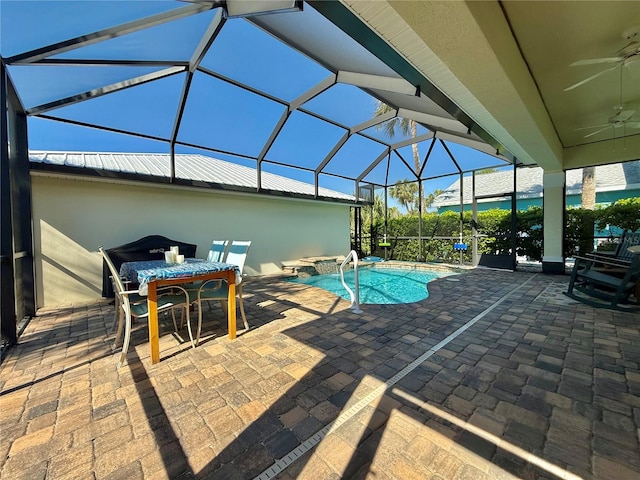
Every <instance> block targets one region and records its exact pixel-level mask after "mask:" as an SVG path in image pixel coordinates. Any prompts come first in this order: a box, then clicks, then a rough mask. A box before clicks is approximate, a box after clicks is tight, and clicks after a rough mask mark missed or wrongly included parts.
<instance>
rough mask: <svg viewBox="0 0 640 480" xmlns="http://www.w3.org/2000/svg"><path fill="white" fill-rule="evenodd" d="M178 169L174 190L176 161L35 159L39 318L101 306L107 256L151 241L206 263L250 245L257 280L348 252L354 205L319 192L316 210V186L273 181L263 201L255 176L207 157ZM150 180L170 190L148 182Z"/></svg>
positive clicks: (179, 158)
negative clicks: (107, 251) (225, 245)
mask: <svg viewBox="0 0 640 480" xmlns="http://www.w3.org/2000/svg"><path fill="white" fill-rule="evenodd" d="M134 158H135V160H136V161H132V160H134ZM175 159H176V162H175V174H176V175H175V176H176V181H175V183H170V182H169V181H168V178H169V172H170V163H169V155H161V154H132V153H131V154H120V153H117V154H116V153H78V152H39V151H38V152H36V151H32V152H30V162H31V170H30V176H31V183H32V211H33V222H34V223H33V241H34V260H35V269H36V276H35V278H36V279H37V285H36V305H37V308H42V307H46V306H52V305H63V304H71V303H80V302H91V301H95V300H98V299H100V298H101V292H102V259H101V257H100V254H99V252H98V247H99V246H104V247H105V248H113V247H116V246H118V245H122V244H125V243H129V242H131V241H134V240H137V239H139V238H142V237H144V236H147V235H154V234H158V235H163V236H165V237H168V238H171V239H174V240H178V241H183V242H187V243H192V244H196V245H197V251H196V256H197V257H199V258H206V255H207V252H208V250H209V246H210V244H211V241H212V240H214V239H216V240H251V241H252V245H251V252H250V254H249V256H248V258H247V263H246V265H245V269H244V271H245V272H246V273H247V274H248V275H249V276H251V275H264V274H272V273H279V272H281V271H282V270H281V267H282V262H283V261H287V260H295V259H298V258H301V257H307V256H322V255H344V254H346V253H347V252H348V251H349V249H350V239H349V225H350V223H349V219H350V207H351V206H353V205H354V197H352V196H350V195H345V194H343V193H340V192H336V191H332V190H328V189H320V191H319V192H318V194H319V196H321V197H322V198H323V199H325V200H326V201H323V202H321V201H314V200H312V199H313V197H314V194H315V188H314V186H313V185H310V184H306V183H304V182H299V181H295V180H291V179H288V178H285V177H280V176H278V175H272V174H269V173H263V174H262V188H264V189H268V190H269V191H271V192H274V194H272V195H268V196H267V195H259V196H258V195H256V194H255V192H256V183H257V180H256V179H257V175H256V170H255V169H253V168H249V167H245V166H242V165H237V164H234V163H231V162H225V161H222V160H218V159H215V158H211V157H207V156H204V155H176V156H175ZM114 172H119V174H123V173H124V174H125V175H124V176H125V178H116V176H115V175H114ZM150 176H154V177H155V178H156V180H157V178H158V177H166V178H167V181H166V182H165V183H152V182H149V181H146V182H145V178H149V177H150ZM212 186H214V187H215V188H212Z"/></svg>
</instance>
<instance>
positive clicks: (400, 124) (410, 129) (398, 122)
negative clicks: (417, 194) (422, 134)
mask: <svg viewBox="0 0 640 480" xmlns="http://www.w3.org/2000/svg"><path fill="white" fill-rule="evenodd" d="M393 110H394V109H393V108H392V107H390V106H389V105H387V104H386V103H384V102H381V101H380V100H376V109H375V112H374V115H375V116H376V117H378V116H380V115H383V114H385V113H388V112H392V111H393ZM376 128H377V129H378V130H384V133H385V134H386V135H387V137H389V138H393V137H395V136H396V131H397V130H398V129H399V130H400V132H402V134H403V135H410V136H411V138H416V137H417V136H418V125H417V124H416V122H415V121H414V120H410V119H408V118H398V117H395V118H392V119H391V120H388V121H386V122H384V123H381V124H378V125H376ZM411 152H412V153H413V165H414V167H415V170H416V176H418V175H419V173H420V152H419V151H418V144H417V143H413V144H411ZM421 200H424V197H423V198H421Z"/></svg>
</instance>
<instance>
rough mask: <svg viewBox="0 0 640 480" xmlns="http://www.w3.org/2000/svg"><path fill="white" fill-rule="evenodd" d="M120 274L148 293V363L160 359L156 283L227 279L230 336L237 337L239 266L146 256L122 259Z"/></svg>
mask: <svg viewBox="0 0 640 480" xmlns="http://www.w3.org/2000/svg"><path fill="white" fill-rule="evenodd" d="M120 275H121V276H122V277H123V278H124V279H126V280H129V281H131V282H134V283H138V284H139V287H138V290H139V293H140V295H146V296H147V303H148V307H149V315H148V322H149V344H150V348H151V363H158V362H159V361H160V338H159V328H158V294H157V289H158V287H165V286H170V285H179V284H183V283H191V282H200V281H207V280H212V279H221V280H226V281H227V283H228V285H229V289H228V297H227V305H228V307H227V320H228V324H229V327H228V328H229V338H230V339H234V338H236V284H237V283H240V269H239V268H238V266H237V265H233V264H231V263H221V262H209V261H207V260H202V259H199V258H185V261H184V263H167V262H165V261H164V260H147V261H140V262H124V263H123V264H122V265H121V266H120Z"/></svg>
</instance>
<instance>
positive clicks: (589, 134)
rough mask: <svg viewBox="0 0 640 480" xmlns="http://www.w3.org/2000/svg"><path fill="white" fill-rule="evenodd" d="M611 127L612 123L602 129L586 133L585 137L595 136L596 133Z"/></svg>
mask: <svg viewBox="0 0 640 480" xmlns="http://www.w3.org/2000/svg"><path fill="white" fill-rule="evenodd" d="M610 127H611V125H607V126H606V127H604V128H601V129H600V130H596V131H595V132H591V133H588V134H586V135H585V136H584V137H583V138H589V137H593V136H594V135H597V134H599V133H600V132H604V131H605V130H606V129H607V128H610Z"/></svg>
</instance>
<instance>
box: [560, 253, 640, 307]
mask: <svg viewBox="0 0 640 480" xmlns="http://www.w3.org/2000/svg"><path fill="white" fill-rule="evenodd" d="M627 250H628V251H629V253H630V255H631V256H632V258H631V261H626V260H620V259H616V258H609V259H605V258H603V257H600V256H598V257H597V258H596V257H594V256H587V257H578V256H576V257H575V259H576V262H575V264H574V266H573V270H572V272H571V277H570V279H569V287H568V289H567V292H565V295H567V296H568V297H570V298H573V299H574V300H578V301H580V302H583V303H586V304H588V305H591V306H593V307H607V308H613V309H616V310H636V308H634V307H633V306H631V307H624V306H622V305H621V304H623V303H629V302H630V300H629V297H630V296H631V295H632V294H634V295H635V297H636V302H635V303H636V304H638V303H639V302H640V246H638V245H636V246H632V247H629V248H628V249H627ZM574 289H575V290H578V291H579V292H582V293H583V294H585V295H587V298H585V297H582V296H577V295H576V294H575V293H573V291H574ZM588 297H591V298H597V299H601V300H604V301H606V302H607V303H603V302H598V301H597V300H591V299H590V298H588Z"/></svg>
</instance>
